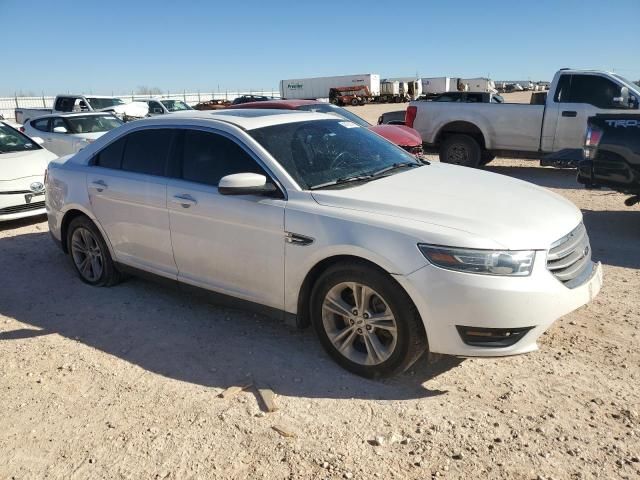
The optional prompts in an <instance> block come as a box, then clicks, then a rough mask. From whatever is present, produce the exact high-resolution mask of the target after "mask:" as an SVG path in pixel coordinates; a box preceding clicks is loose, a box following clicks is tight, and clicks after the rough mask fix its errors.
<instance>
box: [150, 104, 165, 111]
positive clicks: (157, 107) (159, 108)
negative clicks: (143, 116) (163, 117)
mask: <svg viewBox="0 0 640 480" xmlns="http://www.w3.org/2000/svg"><path fill="white" fill-rule="evenodd" d="M149 113H164V110H163V109H162V105H160V104H159V103H158V102H154V101H150V102H149Z"/></svg>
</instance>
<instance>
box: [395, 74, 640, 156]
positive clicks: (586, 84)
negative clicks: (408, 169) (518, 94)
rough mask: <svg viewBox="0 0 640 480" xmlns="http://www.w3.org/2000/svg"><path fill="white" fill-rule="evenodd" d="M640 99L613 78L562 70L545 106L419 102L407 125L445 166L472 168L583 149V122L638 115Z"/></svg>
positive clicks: (632, 89) (631, 87) (631, 86)
mask: <svg viewBox="0 0 640 480" xmlns="http://www.w3.org/2000/svg"><path fill="white" fill-rule="evenodd" d="M639 99H640V91H639V89H638V87H637V86H636V85H634V84H632V83H631V82H629V81H628V80H625V79H624V78H623V77H621V76H619V75H617V74H615V73H610V72H603V71H596V70H568V69H563V70H560V71H559V72H558V73H556V75H555V77H554V80H553V82H552V84H551V89H550V91H549V93H548V94H547V97H546V103H545V104H544V105H527V104H509V103H501V104H499V103H493V102H491V103H463V102H424V101H417V102H411V104H410V106H409V107H408V109H407V115H406V124H407V126H410V127H413V128H415V129H416V130H417V131H418V132H420V134H421V136H422V140H423V142H424V143H425V144H426V145H428V146H430V147H435V148H438V149H439V151H440V159H441V160H442V161H443V162H448V163H456V164H459V165H465V166H471V167H476V166H479V165H483V164H486V163H488V162H489V161H491V159H493V157H494V156H495V155H496V154H498V153H500V154H505V155H510V156H528V157H530V158H540V157H541V156H544V155H545V154H547V153H551V152H557V151H560V150H564V149H581V148H582V143H583V138H584V132H585V128H586V124H587V118H589V117H590V116H593V115H595V114H603V113H619V112H620V111H621V110H623V111H626V112H628V113H630V114H632V115H634V116H637V115H639V114H640V111H639V110H638V103H639V101H638V100H639Z"/></svg>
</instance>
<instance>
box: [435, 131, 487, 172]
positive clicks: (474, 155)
mask: <svg viewBox="0 0 640 480" xmlns="http://www.w3.org/2000/svg"><path fill="white" fill-rule="evenodd" d="M481 157H482V149H481V148H480V145H478V142H477V141H476V139H475V138H473V137H471V136H469V135H451V136H449V137H446V138H445V139H444V141H443V142H442V144H441V145H440V161H441V162H443V163H453V164H455V165H462V166H465V167H473V168H475V167H477V166H478V165H480V161H481Z"/></svg>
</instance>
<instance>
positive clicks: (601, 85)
mask: <svg viewBox="0 0 640 480" xmlns="http://www.w3.org/2000/svg"><path fill="white" fill-rule="evenodd" d="M620 93H621V92H620V86H619V85H618V84H616V83H614V82H612V81H611V80H609V79H608V78H605V77H601V76H599V75H573V78H572V79H571V90H570V93H569V100H568V101H569V102H570V103H588V104H590V105H593V106H594V107H598V108H617V106H616V105H615V104H614V103H613V98H614V97H619V96H620Z"/></svg>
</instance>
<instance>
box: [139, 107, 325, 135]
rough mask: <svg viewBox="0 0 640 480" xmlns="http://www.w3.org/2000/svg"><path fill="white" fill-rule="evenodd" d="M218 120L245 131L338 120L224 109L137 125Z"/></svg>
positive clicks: (189, 112) (274, 111)
mask: <svg viewBox="0 0 640 480" xmlns="http://www.w3.org/2000/svg"><path fill="white" fill-rule="evenodd" d="M184 120H187V121H194V120H196V121H198V120H199V121H202V120H205V121H206V120H217V121H220V122H225V123H229V124H232V125H235V126H237V127H239V128H242V129H243V130H254V129H256V128H263V127H270V126H273V125H282V124H285V123H295V122H305V121H312V120H336V116H335V115H329V114H326V113H316V112H299V111H291V110H277V109H250V108H246V109H224V110H185V111H182V112H175V113H170V114H168V115H158V116H157V117H152V118H148V119H142V120H136V122H135V124H136V125H141V124H163V123H176V122H178V123H182V122H181V121H184Z"/></svg>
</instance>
